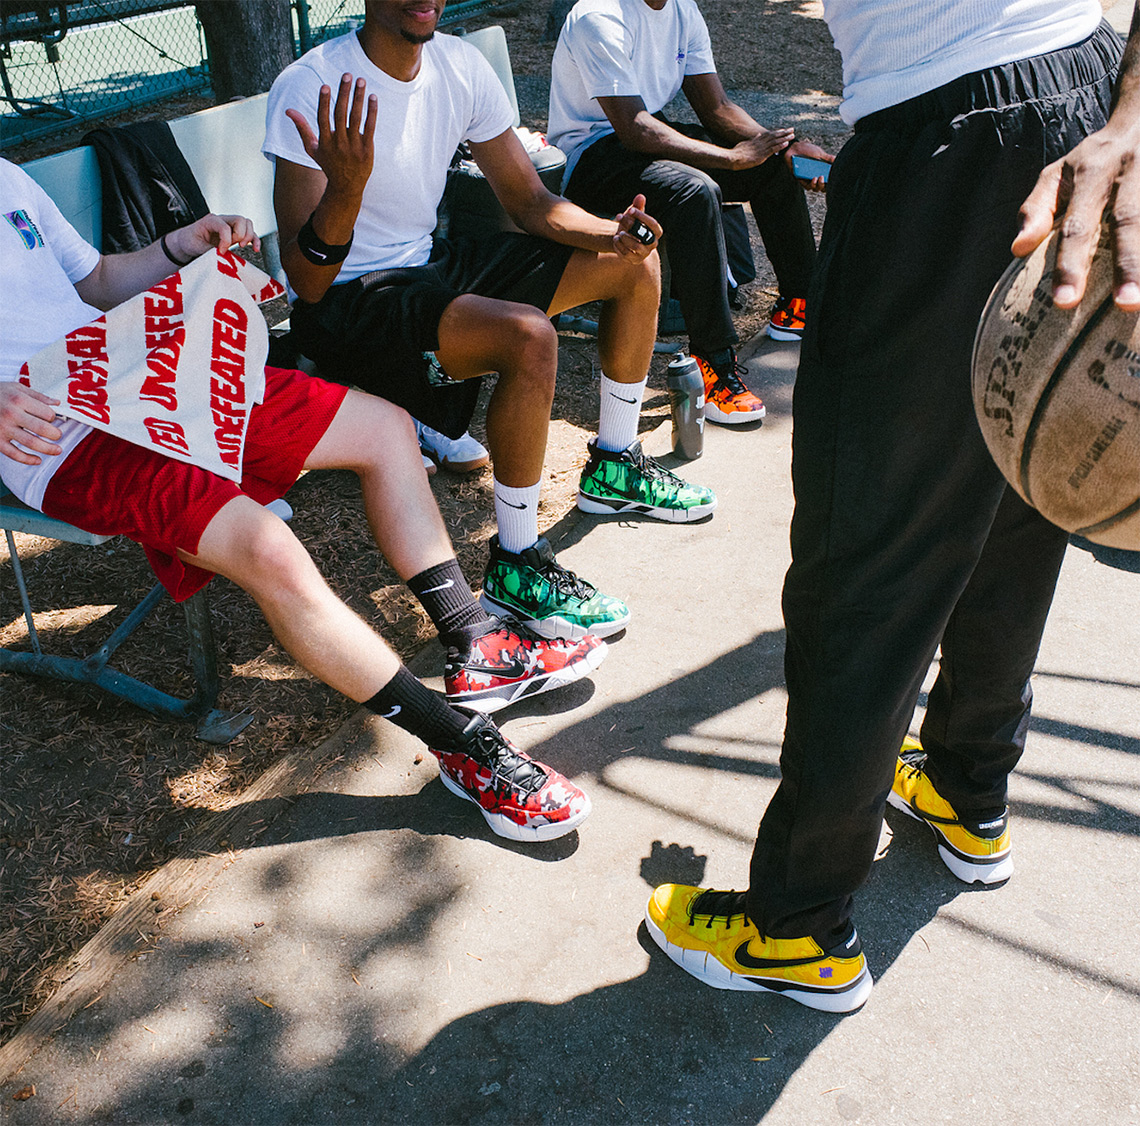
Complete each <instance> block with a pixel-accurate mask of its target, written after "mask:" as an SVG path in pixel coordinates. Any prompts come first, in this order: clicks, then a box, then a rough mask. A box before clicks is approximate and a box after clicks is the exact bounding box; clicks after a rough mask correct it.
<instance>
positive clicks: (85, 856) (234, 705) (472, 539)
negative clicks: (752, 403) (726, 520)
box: [0, 0, 841, 1040]
mask: <svg viewBox="0 0 1140 1126" xmlns="http://www.w3.org/2000/svg"><path fill="white" fill-rule="evenodd" d="M702 9H703V11H704V12H705V15H706V18H707V20H708V23H709V26H710V30H711V33H712V39H713V47H714V52H715V54H716V57H717V61H718V67H719V70H720V73H721V76H722V79H723V81H724V83H725V85H726V87H728V88H730V89H748V90H764V91H773V92H777V93H781V94H804V93H821V92H822V93H826V94H838V93H839V92H840V83H841V77H840V71H839V64H838V56H837V55H836V53H835V51H834V48H833V47H832V45H831V41H830V38H829V36H828V33H827V29H826V27H825V25H824V24H823V22H822V19H821V18H820V16H821V6H820V4H819V3H817V2H814V0H747V2H746V0H703V3H702ZM547 10H548V5H547V4H545V3H542V4H524V3H519V4H517V5H513V6H512V5H504V6H501V7H500V8H498V9H497V10H495V11H494V12H491V13H488V14H487V15H486V16H485V17H484V18H483V19H481V20H478V21H477V20H472V21H470V22H469V24H468V26H469V27H470V28H472V29H473V28H474V27H477V26H480V25H482V24H485V23H500V24H502V25H503V26H504V27H505V28H506V31H507V37H508V42H509V44H510V49H511V55H512V62H513V64H514V69H515V71H516V74H520V75H537V76H544V75H548V74H549V66H550V55H551V52H552V49H553V47H552V44H551V43H549V42H543V39H542V36H543V31H544V29H545V25H546V15H547ZM196 108H200V105H199V104H195V103H187V102H186V101H185V100H182V101H178V102H176V103H173V104H171V103H168V104H166V105H164V106H160V107H157V108H155V107H152V108H151V109H150V110H148V111H146V113H145V114H138V113H136V114H134V115H133V116H134V117H135V118H138V117H140V116H148V117H153V118H168V117H175V116H179V115H181V114H184V113H187V112H191V111H192V110H194V109H196ZM524 124H535V122H527V121H524ZM77 140H78V136H65V137H61V138H56V139H55V141H54V145H53V146H49V145H45V144H44V143H40V144H38V145H37V146H36V148H35V149H34V150H33V149H31V148H30V147H29V148H27V149H25V150H22V151H21V150H16V151H14V152H13V153H11V154H9V155H10V156H11V158H12V159H15V160H17V161H25V160H30V159H33V158H34V157H37V156H41V155H44V153H45V152H47V151H49V149H50V151H54V150H55V149H58V148H65V147H68V145H71V144H75V143H76V142H77ZM822 210H823V205H822V202H820V201H816V202H815V204H814V214H815V217H816V219H817V221H818V220H819V219H820V217H821V215H822ZM753 243H754V253H755V256H756V258H757V265H758V267H759V270H760V273H759V276H758V278H757V281H756V282H755V283H754V284H753V285H751V286H749V287H747V289H746V290H745V291H744V305H743V308H742V309H741V310H740V311H739V313H738V316H737V324H738V330H739V333H740V336H741V339H742V340H747V339H748V338H749V337H751V336H752V335H754V334H755V333H756V332H758V331H759V330H760V329H761V328H762V326H763V324H764V323H765V321H766V318H767V316H768V312H769V310H770V308H771V304H772V302H773V300H774V298H775V290H774V288H773V285H772V276H771V271H770V269H769V268H768V267H767V262H766V260H765V259H764V257H763V251H762V247H761V246H760V244H759V242H758V240H757V239H756V237H755V229H754V227H753ZM676 342H677V344H678V346H679V347H680V346H681V345H682V344H683V343H684V340H683V338H682V337H676ZM560 352H561V355H560V364H559V380H558V391H557V394H556V399H555V406H554V416H553V421H554V424H553V427H552V431H551V439H550V446H549V450H548V457H547V463H546V470H545V476H544V490H543V503H542V508H541V513H540V518H541V521H542V525H543V527H549V526H550V525H552V524H554V523H555V522H556V521H557V520H558V519H559V518H560V517H561V516H562V515H563V514H564V513H565V512H566V511H568V510H569V509H570V507H571V506H572V505H573V503H574V493H575V488H576V483H577V473H578V470H579V469H580V467H581V465H582V463H583V462H584V460H585V452H586V446H585V443H586V439H587V437H589V435H590V434H591V433H592V432H593V428H594V426H595V424H596V420H597V409H598V405H597V352H596V346H595V343H594V342H593V341H590V340H583V339H578V338H573V337H567V336H564V337H563V342H562V345H561V349H560ZM667 358H668V357H667V356H658V357H657V358H655V360H654V363H653V368H652V371H651V376H650V383H649V391H648V393H647V397H646V408H645V411H644V414H643V419H642V427H643V429H650V428H652V427H654V426H656V425H657V424H658V423H659V422H661V421H662V420H663V419H664V418H665V417H666V415H667V401H666V397H665V394H664V375H663V373H664V367H665V364H666V362H667ZM487 383H488V386H487V387H486V388H485V389H484V396H486V395H487V394H488V393H489V390H490V385H491V380H488V381H487ZM484 401H485V400H484ZM472 429H473V431H474V432H475V433H476V435H477V436H482V412H480V414H479V415H478V416H477V421H476V423H475V425H474V426H473V428H472ZM433 490H434V492H435V495H436V498H437V500H438V502H439V505H440V508H441V510H442V512H443V515H444V518H445V520H446V522H447V525H448V527H449V529H450V531H451V535H452V538H453V540H454V542H455V545H456V548H457V551H458V555H459V559H460V562H461V564H462V566H463V569H464V572H465V573H466V574H467V576H468V578H469V579H470V580H471V581H472V582H473V583H476V582H477V581H478V579H479V577H480V576H481V574H482V571H483V567H484V564H485V561H486V544H487V540H488V538H489V537H490V535H491V534H492V532H493V531H494V516H493V507H492V497H491V476H490V472H489V471H488V470H484V471H482V472H480V473H477V474H475V475H473V476H471V477H467V478H461V477H456V476H453V475H450V474H446V473H440V474H439V475H437V476H436V477H435V478H434V480H433ZM289 500H290V503H291V504H292V505H293V508H294V509H295V511H296V516H295V519H294V521H293V524H292V527H293V529H294V530H295V531H296V533H297V534H298V536H299V537H300V538H301V540H302V541H303V542H304V543H305V544H306V545H307V546H308V547H309V549H310V551H311V552H312V554H313V556H314V557H315V558H316V559H317V561H318V563H319V564H320V566H321V569H322V571H323V572H324V574H325V575H326V576H327V578H328V579H329V581H330V583H331V585H332V586H333V588H334V589H335V590H337V591H338V593H340V594H341V595H342V597H344V598H345V600H346V601H347V602H348V603H349V604H350V605H352V606H353V607H354V608H355V609H357V610H358V611H359V612H360V613H361V614H363V615H364V616H365V618H366V619H368V620H369V621H371V622H373V623H374V624H375V625H376V626H377V627H378V628H379V629H380V630H381V632H382V633H383V634H384V636H385V637H386V638H387V639H388V640H389V641H390V642H391V643H392V644H393V645H394V646H395V647H396V648H397V649H398V650H399V652H400V653H401V655H403V656H404V657H405V658H406V657H409V656H410V655H411V654H413V653H414V652H416V651H418V650H419V649H421V648H422V647H423V646H424V645H425V644H428V643H429V642H430V641H431V638H432V630H431V627H430V623H429V622H428V621H427V619H426V617H425V616H424V615H423V613H422V611H420V609H419V607H418V605H417V604H416V602H415V600H414V599H413V598H412V596H411V595H410V594H409V593H408V592H407V590H406V589H405V588H404V587H403V586H402V584H400V582H399V581H398V579H397V576H396V575H395V573H394V572H393V571H392V570H391V569H390V568H389V567H388V566H387V564H386V563H385V561H384V560H383V559H382V558H381V557H380V556H379V555H378V553H377V552H376V549H375V547H374V545H373V544H372V542H371V540H370V538H369V536H368V533H367V527H366V524H365V521H364V518H363V510H362V506H361V503H360V497H359V488H358V485H357V482H356V479H355V477H353V476H352V475H351V474H348V473H325V472H322V473H311V474H308V475H307V476H305V477H304V478H303V479H302V480H301V481H300V482H299V483H298V484H297V485H296V486H295V487H294V489H293V490H292V491H291V492H290V494H289ZM17 539H18V542H19V549H20V554H21V559H22V560H23V562H24V569H25V575H26V578H27V582H28V586H29V588H30V590H31V595H32V601H33V606H34V607H36V608H37V609H38V611H39V612H38V613H37V617H36V626H37V629H38V630H39V631H40V633H41V637H42V639H43V642H44V645H45V649H49V650H50V651H52V652H57V653H64V654H68V655H73V656H82V655H84V654H86V653H87V652H90V651H91V650H92V649H93V648H95V647H96V646H98V645H99V644H101V643H102V641H103V640H104V638H105V637H106V635H107V634H108V633H109V632H110V630H111V629H112V628H113V627H114V625H115V624H117V623H118V622H119V621H120V620H121V619H122V618H123V617H124V616H125V614H126V613H127V611H128V609H129V607H130V606H131V605H133V604H134V602H136V601H137V600H138V599H139V598H140V597H141V596H142V594H143V593H144V592H145V591H146V590H147V589H148V588H149V587H150V586H151V585H152V578H151V575H150V572H149V570H148V568H147V566H146V563H145V560H144V558H143V555H142V552H141V551H140V550H139V549H138V548H137V547H136V546H135V545H133V544H131V543H129V542H128V541H126V540H113V541H111V542H109V543H107V544H106V545H104V546H102V547H99V548H80V547H75V546H72V545H68V544H61V543H57V542H55V541H52V540H43V539H37V538H35V537H30V536H23V535H21V536H18V537H17ZM0 566H2V568H3V571H4V574H3V576H2V578H0V583H2V587H0V589H2V590H3V591H4V603H3V605H4V611H3V614H2V615H0V644H3V645H8V646H12V645H14V646H16V647H18V648H24V647H26V645H27V629H26V627H25V625H24V622H23V618H22V615H21V613H20V609H19V602H18V599H17V597H16V594H15V582H14V579H13V576H12V573H11V566H10V562H9V561H8V557H7V550H6V548H5V549H3V550H2V551H0ZM587 577H588V578H590V579H592V580H593V581H595V582H596V583H597V584H598V585H599V586H601V587H602V588H603V589H604V588H605V576H604V575H590V576H587ZM209 597H210V602H211V607H212V612H213V625H214V631H215V634H216V640H217V650H218V657H219V667H220V670H221V674H222V679H223V685H222V694H221V699H220V701H219V706H221V707H224V708H226V709H230V710H234V711H249V712H251V713H252V714H253V715H254V717H255V719H254V722H253V723H252V724H251V726H250V727H248V728H247V729H246V731H245V732H244V733H243V734H242V735H241V736H239V737H238V738H237V739H236V740H235V741H234V742H232V743H230V744H228V745H226V746H211V745H208V744H205V743H202V742H199V741H198V740H196V739H195V738H194V733H193V728H192V726H191V725H178V724H173V723H169V722H164V721H159V720H155V719H153V718H151V717H150V716H148V715H147V714H146V713H144V712H142V711H140V710H138V709H137V708H135V707H133V706H131V705H129V704H126V703H121V702H118V701H116V700H114V699H112V698H110V697H107V696H105V695H103V694H101V693H98V692H96V691H94V690H92V689H87V688H83V687H78V686H67V685H61V684H57V683H54V682H47V681H37V680H35V679H33V678H29V677H17V676H14V675H6V676H3V677H0V692H2V698H3V706H2V711H0V743H2V746H3V754H2V756H0V886H2V887H3V889H4V894H3V899H2V903H0V1040H2V1039H4V1038H6V1037H7V1036H8V1035H10V1034H11V1033H12V1032H13V1031H14V1030H15V1029H16V1028H17V1027H18V1026H19V1024H20V1023H21V1021H22V1020H23V1019H24V1018H25V1017H26V1016H27V1015H28V1014H29V1013H30V1012H31V1011H33V1010H34V1008H35V1007H36V1005H38V1004H39V1003H40V1002H41V1001H42V1000H43V999H44V998H45V997H46V996H47V995H48V994H49V993H50V992H51V991H52V990H53V989H54V988H55V987H56V985H58V984H59V983H60V982H61V981H63V980H65V979H66V977H67V976H68V973H69V968H68V967H69V960H70V959H71V958H72V956H73V955H74V953H75V952H76V951H77V950H78V949H79V947H80V946H81V945H82V944H83V943H84V942H85V941H86V940H87V939H88V938H89V937H90V936H91V935H92V934H93V933H94V931H95V930H96V929H97V928H98V927H99V926H100V924H101V923H102V922H103V921H104V920H105V919H107V918H108V917H109V916H110V915H111V914H112V913H113V912H114V911H115V909H116V907H117V906H118V905H119V904H120V903H122V902H123V900H124V899H125V898H126V896H127V895H129V894H130V892H131V891H132V890H133V889H134V888H135V887H136V886H137V885H138V883H139V882H140V881H141V880H142V879H143V878H144V877H145V876H146V875H147V874H148V873H149V872H151V871H153V870H154V869H155V868H156V867H157V866H159V865H161V864H162V863H164V862H165V861H166V860H168V859H169V858H170V857H172V856H174V855H176V854H177V853H178V851H179V848H180V844H181V842H183V841H184V840H185V839H186V838H187V837H188V836H189V834H190V833H191V832H192V831H193V829H194V827H195V825H196V824H197V822H198V820H199V818H200V816H201V814H202V812H203V811H206V810H217V809H221V808H225V807H226V805H227V804H229V803H231V802H233V801H234V800H235V799H236V798H237V796H238V795H239V794H240V793H241V791H242V790H243V789H244V788H245V787H246V786H247V785H248V784H249V783H250V782H251V781H252V780H253V779H254V778H256V777H257V776H258V775H259V774H260V773H261V772H262V771H264V770H265V768H266V767H267V766H268V765H269V764H270V763H271V762H272V761H273V760H274V758H275V756H277V755H279V754H281V753H282V752H284V751H286V750H288V749H290V748H291V747H294V746H297V745H300V744H304V745H316V744H318V743H320V742H321V741H323V740H324V739H326V738H327V737H328V736H329V735H331V734H332V732H333V731H335V730H336V729H337V727H338V726H339V725H340V724H341V723H343V722H344V720H345V719H346V718H347V717H348V716H349V714H350V713H351V712H352V710H353V708H354V705H352V704H351V703H350V702H348V701H347V700H345V699H343V698H341V697H339V696H338V695H337V694H336V693H334V692H332V691H331V690H329V689H327V688H326V687H325V686H324V685H322V684H320V683H319V682H317V681H315V680H314V679H313V678H311V677H309V676H308V675H307V674H306V673H304V672H303V671H301V670H300V669H298V668H297V667H296V666H295V665H294V664H293V663H292V661H291V660H290V659H289V658H288V656H287V655H286V654H285V653H284V652H283V651H282V650H281V649H280V648H279V647H278V646H277V645H276V644H275V643H274V640H273V638H272V637H271V635H270V633H269V630H268V628H267V627H266V626H265V624H264V622H263V621H262V619H261V617H260V615H259V614H258V613H257V611H256V608H255V607H254V605H253V603H252V602H251V601H250V599H249V598H248V597H247V596H246V595H245V594H244V593H243V592H241V591H240V590H238V589H237V588H236V587H234V586H233V585H232V584H230V583H228V582H225V581H223V580H220V579H219V580H215V581H214V583H212V584H211V588H210V595H209ZM181 617H182V616H181V611H180V610H179V609H178V608H177V607H175V606H173V605H172V604H171V603H169V601H166V602H164V604H162V605H161V606H160V608H159V610H158V611H157V612H156V614H155V615H154V618H153V619H152V621H151V622H149V623H148V624H147V625H146V626H145V627H144V628H143V629H142V630H141V631H140V632H139V633H138V634H137V635H136V637H135V638H134V639H132V641H131V642H130V643H128V645H127V646H125V647H124V648H123V649H122V650H121V651H120V654H119V657H118V659H117V663H118V665H119V666H120V667H122V668H123V670H124V671H126V672H128V673H134V674H136V675H140V676H143V677H146V678H151V677H157V678H158V679H159V680H160V681H161V682H162V683H163V686H165V687H167V688H169V689H170V690H171V691H175V692H185V691H187V689H188V686H189V676H188V674H187V673H185V672H183V671H181V670H182V669H183V666H184V665H185V641H184V635H183V632H182V629H181ZM441 664H442V651H441Z"/></svg>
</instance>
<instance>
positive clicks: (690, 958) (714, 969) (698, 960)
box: [645, 907, 874, 1013]
mask: <svg viewBox="0 0 1140 1126" xmlns="http://www.w3.org/2000/svg"><path fill="white" fill-rule="evenodd" d="M645 926H646V929H647V930H648V931H649V934H650V935H651V937H652V938H653V941H654V942H656V943H657V945H658V946H660V947H661V949H662V950H664V951H665V953H666V954H668V955H669V957H670V959H672V961H674V962H676V963H677V965H678V966H680V967H681V969H683V970H684V971H685V972H686V973H688V974H692V975H693V977H695V978H696V979H697V980H698V981H703V982H704V983H705V985H711V986H712V987H713V988H714V989H736V990H740V991H741V992H746V993H776V994H779V995H780V996H781V997H789V998H791V1000H793V1001H798V1002H799V1003H800V1004H801V1005H806V1006H807V1007H808V1008H809V1009H819V1010H820V1011H821V1012H825V1013H850V1012H854V1011H855V1010H856V1009H858V1008H860V1007H862V1006H863V1005H864V1004H865V1003H866V1001H867V998H868V997H870V996H871V987H872V986H873V985H874V981H873V980H872V978H871V971H870V970H868V969H867V968H866V966H864V967H863V972H862V973H861V974H860V975H859V976H858V977H857V978H855V980H854V981H852V982H851V983H850V984H849V985H847V986H845V987H844V988H843V989H841V990H839V989H836V990H814V989H805V988H804V987H803V986H802V985H798V984H792V983H791V982H789V983H788V984H786V985H784V984H782V983H773V984H772V985H761V984H760V983H759V982H758V981H756V980H755V979H754V978H751V977H744V976H743V975H742V974H738V973H735V972H734V971H732V970H730V969H729V968H728V967H727V966H726V965H725V964H724V963H723V962H721V961H720V960H719V959H717V958H714V957H713V956H712V955H711V954H706V953H705V952H704V951H703V950H687V949H686V948H685V947H683V946H677V945H675V944H674V943H672V942H670V941H669V940H668V939H667V938H666V937H665V932H664V931H663V930H661V928H660V927H659V926H658V925H657V924H656V923H655V922H654V921H653V920H652V919H651V918H650V917H649V908H648V907H646V910H645Z"/></svg>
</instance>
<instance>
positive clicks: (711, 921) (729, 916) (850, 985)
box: [645, 884, 872, 1013]
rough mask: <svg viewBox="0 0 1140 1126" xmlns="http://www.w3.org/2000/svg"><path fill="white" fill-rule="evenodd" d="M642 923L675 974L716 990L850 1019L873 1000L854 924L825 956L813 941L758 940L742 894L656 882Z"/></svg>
mask: <svg viewBox="0 0 1140 1126" xmlns="http://www.w3.org/2000/svg"><path fill="white" fill-rule="evenodd" d="M645 925H646V927H648V929H649V933H650V934H651V935H652V936H653V941H654V942H656V943H657V945H658V946H660V947H661V949H662V950H664V951H665V953H666V954H668V955H669V957H670V958H672V959H673V961H674V962H676V963H677V965H678V966H680V967H681V969H683V970H687V971H688V972H689V973H691V974H692V975H693V977H695V978H698V979H699V980H701V981H703V982H704V983H705V984H706V985H711V986H712V987H713V988H714V989H744V990H756V991H758V992H762V993H782V994H783V995H784V996H785V997H790V998H791V999H792V1000H793V1001H799V1003H800V1004H801V1005H807V1006H808V1007H809V1008H812V1009H822V1010H823V1011H824V1012H828V1013H849V1012H851V1011H853V1010H854V1009H857V1008H859V1006H860V1005H862V1004H863V1002H864V1001H866V1000H867V998H868V997H869V996H870V994H871V984H872V982H871V973H870V971H869V970H868V969H867V962H866V959H864V957H863V947H862V945H861V944H860V942H859V936H858V935H857V934H856V933H855V928H854V926H851V925H850V924H849V925H848V930H847V932H846V933H845V934H844V935H843V937H842V938H840V940H839V941H838V942H837V943H836V945H835V946H833V947H831V949H829V950H824V949H823V947H821V946H820V945H819V944H818V943H817V942H816V941H815V940H814V939H811V938H764V937H763V936H762V935H761V934H760V932H759V931H758V930H757V929H756V927H755V925H754V924H753V923H752V922H751V921H750V920H749V918H748V916H747V915H746V914H745V913H744V892H742V891H708V890H705V889H703V888H694V887H684V886H682V885H681V884H662V885H661V887H659V888H658V889H657V890H656V891H655V892H654V893H653V894H652V895H651V896H650V897H649V903H648V905H647V906H646V908H645Z"/></svg>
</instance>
